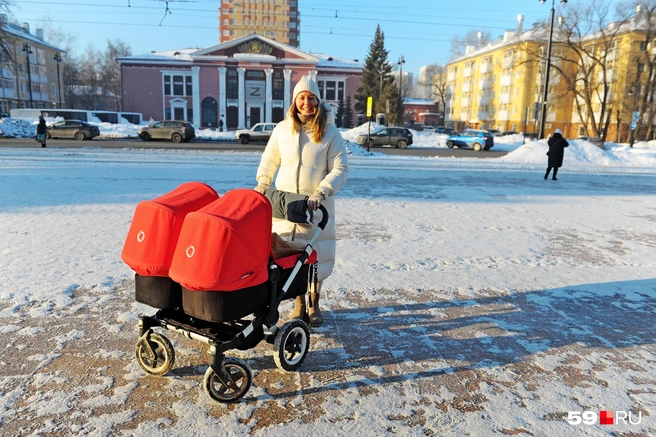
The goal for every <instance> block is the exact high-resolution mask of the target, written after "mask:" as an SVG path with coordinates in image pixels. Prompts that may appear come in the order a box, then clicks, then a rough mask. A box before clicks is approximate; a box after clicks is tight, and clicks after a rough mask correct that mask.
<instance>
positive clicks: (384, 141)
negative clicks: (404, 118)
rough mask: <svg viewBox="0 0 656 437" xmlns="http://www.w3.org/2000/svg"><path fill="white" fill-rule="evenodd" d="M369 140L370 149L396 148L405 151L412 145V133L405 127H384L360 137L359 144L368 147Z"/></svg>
mask: <svg viewBox="0 0 656 437" xmlns="http://www.w3.org/2000/svg"><path fill="white" fill-rule="evenodd" d="M367 138H369V147H370V148H371V147H375V146H386V145H389V146H396V147H397V148H399V149H405V148H406V147H408V146H409V145H410V144H412V133H411V132H410V131H409V130H408V129H406V128H404V127H384V128H382V129H379V130H377V131H375V132H372V133H371V134H369V135H367V134H361V135H358V139H357V143H358V144H360V145H362V146H366V145H367Z"/></svg>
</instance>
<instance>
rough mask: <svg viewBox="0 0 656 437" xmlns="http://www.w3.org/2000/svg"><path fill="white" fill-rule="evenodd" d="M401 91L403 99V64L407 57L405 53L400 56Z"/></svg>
mask: <svg viewBox="0 0 656 437" xmlns="http://www.w3.org/2000/svg"><path fill="white" fill-rule="evenodd" d="M398 64H399V91H400V93H401V99H403V64H405V59H404V58H403V54H401V56H400V57H399V62H398Z"/></svg>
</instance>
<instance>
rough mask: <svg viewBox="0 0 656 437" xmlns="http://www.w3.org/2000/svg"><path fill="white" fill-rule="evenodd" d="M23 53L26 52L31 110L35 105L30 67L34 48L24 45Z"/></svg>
mask: <svg viewBox="0 0 656 437" xmlns="http://www.w3.org/2000/svg"><path fill="white" fill-rule="evenodd" d="M23 51H24V52H25V57H26V58H27V82H28V87H29V89H30V108H33V107H34V105H33V103H32V72H31V71H30V70H31V67H30V55H31V54H32V47H30V46H29V45H28V44H27V43H25V44H23Z"/></svg>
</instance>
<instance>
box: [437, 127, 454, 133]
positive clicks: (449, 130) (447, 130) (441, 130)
mask: <svg viewBox="0 0 656 437" xmlns="http://www.w3.org/2000/svg"><path fill="white" fill-rule="evenodd" d="M435 132H436V133H438V134H446V135H455V134H456V130H455V129H453V128H450V127H444V126H438V127H436V128H435Z"/></svg>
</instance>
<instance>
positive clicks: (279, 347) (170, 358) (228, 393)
mask: <svg viewBox="0 0 656 437" xmlns="http://www.w3.org/2000/svg"><path fill="white" fill-rule="evenodd" d="M319 209H320V210H321V212H322V218H321V221H320V222H319V223H318V229H317V231H316V232H315V234H314V236H313V237H312V239H311V240H310V241H309V242H308V243H307V245H306V246H305V249H304V250H303V251H302V252H301V253H300V254H299V255H298V258H297V260H296V263H295V265H294V267H293V269H292V271H291V273H290V274H289V277H288V279H287V280H286V282H285V284H284V285H283V286H282V288H281V289H278V282H279V280H280V277H281V273H280V268H279V267H278V265H277V264H276V263H275V262H274V261H270V262H269V265H268V270H269V280H268V282H269V285H268V289H269V296H268V303H267V304H266V306H265V307H264V308H262V309H261V310H259V311H258V312H257V313H253V315H254V317H253V318H252V319H244V318H242V319H236V320H231V321H227V322H208V321H204V320H200V319H198V318H195V317H193V316H190V315H188V314H186V313H185V312H184V311H183V310H182V309H178V308H176V309H160V310H158V311H157V313H156V314H155V315H153V316H144V317H141V318H140V319H139V321H138V323H137V326H138V328H139V340H138V342H137V344H136V350H135V353H136V357H137V362H138V364H139V366H140V367H141V368H142V369H143V370H144V371H145V372H146V373H148V374H151V375H156V376H163V375H165V374H166V373H168V371H169V370H170V369H171V367H172V366H173V364H174V362H175V350H174V348H173V345H172V344H171V342H170V341H169V340H168V338H166V337H165V336H164V335H161V334H159V333H156V332H155V331H154V329H155V328H161V329H164V330H167V331H174V332H177V333H179V334H182V335H184V336H185V337H187V338H190V339H193V340H197V341H201V342H203V343H205V344H207V345H208V346H209V350H208V353H209V354H210V355H211V359H210V362H209V367H208V368H207V371H206V372H205V377H204V383H203V387H204V389H205V392H206V394H207V395H208V396H209V397H210V398H211V399H213V400H215V401H217V402H223V403H229V402H236V401H237V400H239V399H240V398H241V397H243V396H244V395H245V394H246V393H247V392H248V390H249V389H250V386H251V383H252V379H253V372H252V370H251V368H250V366H249V365H248V364H247V363H246V362H245V361H244V360H242V359H239V358H236V357H226V355H225V352H226V351H229V350H231V349H241V350H247V349H251V348H253V347H255V346H257V345H258V344H259V343H260V342H261V341H262V340H266V341H267V343H270V344H273V345H274V361H275V363H276V365H277V367H278V368H280V369H282V370H286V371H295V370H297V369H298V368H299V367H300V366H301V364H302V363H303V361H304V360H305V357H306V356H307V353H308V351H309V349H310V330H309V328H308V326H307V324H306V323H305V321H303V320H300V319H292V320H290V321H288V322H287V323H285V324H284V325H283V326H282V327H279V326H277V323H278V320H279V319H280V313H279V311H278V307H279V305H280V303H281V302H282V301H283V300H285V299H286V296H287V293H288V291H289V289H290V287H291V285H292V282H293V281H294V279H295V278H296V276H297V274H298V272H299V271H300V270H301V268H303V266H304V265H307V266H308V267H309V277H310V278H314V279H315V280H316V268H317V263H316V262H315V263H314V264H306V261H307V260H308V258H309V257H310V255H311V254H312V251H313V249H312V246H313V244H314V242H315V241H316V239H317V237H318V236H319V234H320V233H321V231H323V229H324V228H325V226H326V224H327V223H328V218H329V215H328V211H327V210H326V208H325V207H324V206H323V205H321V206H320V207H319ZM265 327H266V329H265Z"/></svg>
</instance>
